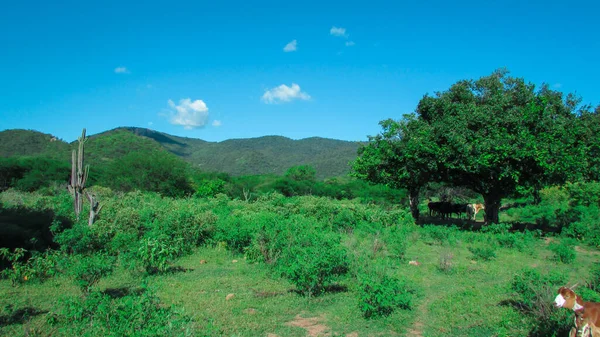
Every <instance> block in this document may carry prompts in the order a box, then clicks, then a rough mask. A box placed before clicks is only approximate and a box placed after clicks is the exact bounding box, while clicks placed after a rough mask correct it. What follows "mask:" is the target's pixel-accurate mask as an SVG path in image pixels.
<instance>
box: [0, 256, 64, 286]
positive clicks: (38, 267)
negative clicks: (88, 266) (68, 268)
mask: <svg viewBox="0 0 600 337" xmlns="http://www.w3.org/2000/svg"><path fill="white" fill-rule="evenodd" d="M26 253H27V250H25V249H22V248H17V249H15V250H14V252H12V253H11V252H10V251H9V250H8V249H7V248H0V257H2V258H4V259H6V260H8V261H9V262H10V264H11V265H12V267H11V268H8V269H4V270H3V271H2V272H1V273H0V275H2V276H3V277H5V278H8V279H10V280H11V283H12V285H13V286H16V285H17V284H19V283H24V282H44V281H46V280H47V279H49V278H51V277H53V276H54V275H57V274H58V273H59V271H60V270H61V267H62V266H61V265H62V262H63V255H62V254H60V253H59V252H57V251H54V250H47V251H45V252H44V253H40V252H37V251H34V252H32V253H31V257H30V258H29V259H27V260H25V259H24V257H25V255H26Z"/></svg>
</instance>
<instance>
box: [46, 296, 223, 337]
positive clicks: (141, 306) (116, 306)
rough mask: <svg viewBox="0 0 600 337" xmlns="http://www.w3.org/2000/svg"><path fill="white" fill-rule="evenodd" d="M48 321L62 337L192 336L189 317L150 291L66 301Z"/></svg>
mask: <svg viewBox="0 0 600 337" xmlns="http://www.w3.org/2000/svg"><path fill="white" fill-rule="evenodd" d="M48 321H49V323H50V324H51V325H52V326H54V327H55V329H56V330H58V332H59V334H61V335H65V336H67V335H68V336H169V337H170V336H194V335H195V333H194V326H193V322H192V319H191V318H190V317H188V316H186V315H185V314H184V313H183V311H182V310H180V309H178V308H176V307H173V306H171V307H166V306H164V305H163V304H161V302H160V300H159V299H158V297H156V296H154V295H152V294H151V293H150V292H149V291H146V292H142V293H141V294H140V293H139V292H137V293H135V294H129V295H126V296H124V297H121V298H111V297H110V296H108V295H106V294H102V293H99V292H92V293H91V294H90V295H89V296H86V297H83V298H81V297H71V298H66V299H63V300H62V301H61V302H60V303H59V307H58V308H57V309H56V310H55V311H54V312H52V313H51V314H50V315H49V318H48ZM214 330H215V329H214V328H213V331H214Z"/></svg>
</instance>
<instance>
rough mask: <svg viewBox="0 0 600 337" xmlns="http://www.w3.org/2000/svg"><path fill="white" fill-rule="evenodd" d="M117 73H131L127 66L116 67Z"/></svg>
mask: <svg viewBox="0 0 600 337" xmlns="http://www.w3.org/2000/svg"><path fill="white" fill-rule="evenodd" d="M115 74H129V69H127V67H116V68H115Z"/></svg>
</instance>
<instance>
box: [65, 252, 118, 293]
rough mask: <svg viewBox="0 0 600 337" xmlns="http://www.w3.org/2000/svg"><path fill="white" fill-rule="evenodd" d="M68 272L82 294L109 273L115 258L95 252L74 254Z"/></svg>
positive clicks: (88, 291)
mask: <svg viewBox="0 0 600 337" xmlns="http://www.w3.org/2000/svg"><path fill="white" fill-rule="evenodd" d="M71 260H72V261H74V262H73V264H72V266H71V268H70V273H71V276H73V278H74V280H75V284H76V285H77V286H78V287H79V289H81V291H82V292H83V293H84V294H86V295H87V294H89V293H90V292H91V291H92V289H93V287H94V286H95V285H96V284H97V283H98V281H100V279H101V278H102V277H104V276H106V275H108V274H110V273H111V272H112V270H113V267H114V265H113V264H114V262H115V259H114V258H113V257H112V256H108V255H105V254H101V253H97V254H94V255H91V256H84V255H74V256H72V258H71Z"/></svg>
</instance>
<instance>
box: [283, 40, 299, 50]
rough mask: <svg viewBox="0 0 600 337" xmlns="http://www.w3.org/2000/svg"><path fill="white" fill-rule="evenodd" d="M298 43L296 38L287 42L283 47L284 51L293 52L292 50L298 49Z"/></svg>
mask: <svg viewBox="0 0 600 337" xmlns="http://www.w3.org/2000/svg"><path fill="white" fill-rule="evenodd" d="M297 44H298V42H297V41H296V40H293V41H292V42H290V43H288V44H286V45H285V47H283V51H284V52H286V53H287V52H291V51H296V45H297Z"/></svg>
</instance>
